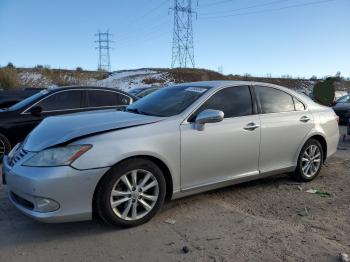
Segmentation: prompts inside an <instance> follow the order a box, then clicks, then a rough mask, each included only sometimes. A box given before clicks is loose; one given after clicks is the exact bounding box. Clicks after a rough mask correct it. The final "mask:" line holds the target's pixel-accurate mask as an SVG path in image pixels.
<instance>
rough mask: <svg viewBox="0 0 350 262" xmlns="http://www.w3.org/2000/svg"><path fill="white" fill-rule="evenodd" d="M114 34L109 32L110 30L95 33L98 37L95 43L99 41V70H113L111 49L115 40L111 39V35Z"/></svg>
mask: <svg viewBox="0 0 350 262" xmlns="http://www.w3.org/2000/svg"><path fill="white" fill-rule="evenodd" d="M112 36H113V35H112V34H110V33H109V30H107V31H106V32H100V31H99V32H98V33H97V34H95V37H97V40H96V41H95V43H98V46H97V47H96V49H98V67H97V68H98V70H99V71H107V72H109V71H111V61H110V56H109V53H110V52H109V51H110V50H111V49H112V47H111V45H110V44H111V43H112V42H113V41H112V40H111V37H112Z"/></svg>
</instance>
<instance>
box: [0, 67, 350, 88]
mask: <svg viewBox="0 0 350 262" xmlns="http://www.w3.org/2000/svg"><path fill="white" fill-rule="evenodd" d="M1 71H2V72H1ZM0 73H2V75H3V76H4V75H5V76H7V77H8V78H11V79H10V80H13V83H14V87H15V88H20V87H48V86H66V85H91V86H106V87H113V88H119V89H121V90H124V91H127V90H128V89H131V88H134V87H149V86H154V85H156V86H167V85H171V84H175V83H182V82H196V81H207V80H241V81H242V80H243V81H260V82H268V83H273V84H278V85H282V86H285V87H288V88H291V89H294V90H297V91H300V92H305V93H309V92H311V90H312V88H313V86H314V85H315V84H316V83H317V82H318V81H319V80H308V79H292V78H262V77H252V76H239V75H222V74H220V73H218V72H215V71H211V70H206V69H189V68H184V69H181V68H176V69H165V68H154V69H147V68H142V69H135V70H122V71H115V72H112V73H106V72H99V71H83V70H65V69H48V68H1V69H0ZM2 78H3V77H1V75H0V86H1V80H2ZM5 83H7V82H6V81H5ZM1 88H4V89H6V86H5V85H4V84H3V85H2V86H1ZM337 90H342V91H345V90H346V91H349V90H350V81H341V82H340V83H339V84H338V86H337Z"/></svg>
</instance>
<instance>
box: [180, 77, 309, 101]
mask: <svg viewBox="0 0 350 262" xmlns="http://www.w3.org/2000/svg"><path fill="white" fill-rule="evenodd" d="M242 85H246V86H267V87H272V88H276V89H279V90H281V91H284V92H286V93H289V94H290V95H293V96H295V97H297V98H298V99H300V100H301V101H303V102H305V103H307V104H310V103H311V102H312V100H311V99H310V98H306V96H305V95H302V94H300V93H298V92H297V91H294V90H292V89H290V88H287V87H283V86H280V85H275V84H270V83H266V82H255V81H230V80H218V81H200V82H190V83H181V84H177V85H175V87H176V86H178V87H180V86H193V87H206V88H210V89H211V90H212V89H220V88H223V87H230V86H242Z"/></svg>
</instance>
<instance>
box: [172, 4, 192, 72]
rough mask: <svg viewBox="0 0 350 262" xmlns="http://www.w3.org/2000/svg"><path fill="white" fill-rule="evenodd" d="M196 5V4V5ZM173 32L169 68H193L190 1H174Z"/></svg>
mask: <svg viewBox="0 0 350 262" xmlns="http://www.w3.org/2000/svg"><path fill="white" fill-rule="evenodd" d="M197 4H198V3H197ZM170 9H171V10H173V11H174V32H173V47H172V59H171V67H172V68H174V67H193V68H194V67H195V62H194V45H193V27H192V16H193V14H196V12H195V11H194V10H193V9H192V0H174V7H172V8H170Z"/></svg>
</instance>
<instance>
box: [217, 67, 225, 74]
mask: <svg viewBox="0 0 350 262" xmlns="http://www.w3.org/2000/svg"><path fill="white" fill-rule="evenodd" d="M218 73H220V74H222V75H223V74H224V67H223V66H222V65H221V66H219V67H218Z"/></svg>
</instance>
